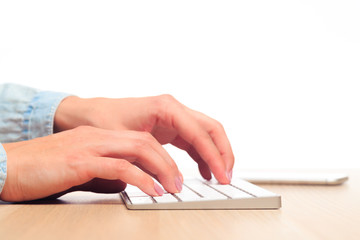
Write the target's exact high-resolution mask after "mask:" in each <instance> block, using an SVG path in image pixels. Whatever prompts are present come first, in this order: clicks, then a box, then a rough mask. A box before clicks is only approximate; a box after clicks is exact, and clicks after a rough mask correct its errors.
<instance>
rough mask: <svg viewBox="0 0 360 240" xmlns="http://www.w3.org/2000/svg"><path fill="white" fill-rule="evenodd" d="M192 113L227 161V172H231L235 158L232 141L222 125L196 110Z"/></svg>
mask: <svg viewBox="0 0 360 240" xmlns="http://www.w3.org/2000/svg"><path fill="white" fill-rule="evenodd" d="M190 111H191V112H192V114H193V115H194V116H195V118H197V119H198V121H199V122H200V124H201V125H202V126H203V127H204V128H205V130H206V131H207V132H208V133H209V135H210V137H211V139H212V140H213V142H214V143H215V145H216V147H217V149H218V150H219V152H220V155H221V157H222V158H223V159H224V160H225V164H226V169H227V172H231V171H232V169H233V167H234V161H235V158H234V153H233V151H232V148H231V144H230V141H229V139H228V137H227V135H226V132H225V129H224V127H223V126H222V124H221V123H219V122H218V121H216V120H214V119H212V118H210V117H208V116H206V115H205V114H203V113H200V112H196V111H194V110H190Z"/></svg>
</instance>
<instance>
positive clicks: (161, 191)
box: [154, 182, 164, 196]
mask: <svg viewBox="0 0 360 240" xmlns="http://www.w3.org/2000/svg"><path fill="white" fill-rule="evenodd" d="M154 189H155V191H156V193H157V194H158V195H159V196H162V195H163V194H164V190H163V189H162V188H161V187H160V186H159V185H158V184H157V183H156V182H154Z"/></svg>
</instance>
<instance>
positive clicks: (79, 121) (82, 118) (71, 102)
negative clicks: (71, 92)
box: [54, 96, 88, 133]
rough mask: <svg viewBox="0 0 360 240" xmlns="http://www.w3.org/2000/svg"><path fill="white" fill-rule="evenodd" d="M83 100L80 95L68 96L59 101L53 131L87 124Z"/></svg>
mask: <svg viewBox="0 0 360 240" xmlns="http://www.w3.org/2000/svg"><path fill="white" fill-rule="evenodd" d="M85 101H86V99H83V98H80V97H76V96H69V97H67V98H65V99H64V100H63V101H62V102H61V103H60V105H59V107H58V109H57V110H56V113H55V117H54V133H56V132H61V131H65V130H69V129H72V128H76V127H78V126H81V125H88V123H87V122H86V119H87V117H86V115H87V112H88V111H87V108H86V104H85Z"/></svg>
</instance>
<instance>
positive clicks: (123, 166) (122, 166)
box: [114, 160, 131, 172]
mask: <svg viewBox="0 0 360 240" xmlns="http://www.w3.org/2000/svg"><path fill="white" fill-rule="evenodd" d="M130 165H131V163H129V162H128V161H126V160H120V161H117V162H116V164H115V166H114V167H115V169H116V171H117V172H126V171H127V170H128V169H129V168H130Z"/></svg>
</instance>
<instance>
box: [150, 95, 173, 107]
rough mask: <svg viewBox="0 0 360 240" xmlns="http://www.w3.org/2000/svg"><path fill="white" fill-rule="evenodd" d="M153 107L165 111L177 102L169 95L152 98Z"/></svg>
mask: <svg viewBox="0 0 360 240" xmlns="http://www.w3.org/2000/svg"><path fill="white" fill-rule="evenodd" d="M153 103H154V105H155V107H156V108H157V109H160V110H162V109H167V108H169V107H171V106H174V105H175V104H177V103H178V101H177V100H176V99H175V98H174V97H173V96H172V95H170V94H163V95H160V96H157V97H155V98H154V102H153Z"/></svg>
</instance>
